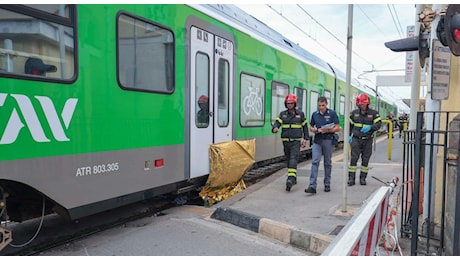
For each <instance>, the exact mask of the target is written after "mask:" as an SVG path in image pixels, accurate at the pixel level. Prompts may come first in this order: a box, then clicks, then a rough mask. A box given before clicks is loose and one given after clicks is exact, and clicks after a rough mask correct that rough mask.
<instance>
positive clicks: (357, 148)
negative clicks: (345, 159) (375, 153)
mask: <svg viewBox="0 0 460 260" xmlns="http://www.w3.org/2000/svg"><path fill="white" fill-rule="evenodd" d="M372 140H373V139H372V138H369V139H365V140H363V139H359V138H357V137H353V142H351V146H350V150H351V158H350V166H354V167H355V171H356V164H357V163H358V159H359V157H360V156H361V166H364V167H367V166H368V165H369V160H370V159H371V155H372Z"/></svg>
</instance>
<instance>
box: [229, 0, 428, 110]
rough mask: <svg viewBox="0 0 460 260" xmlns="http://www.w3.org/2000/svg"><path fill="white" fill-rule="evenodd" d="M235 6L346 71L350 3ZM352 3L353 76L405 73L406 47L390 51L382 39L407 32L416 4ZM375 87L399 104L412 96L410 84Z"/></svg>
mask: <svg viewBox="0 0 460 260" xmlns="http://www.w3.org/2000/svg"><path fill="white" fill-rule="evenodd" d="M237 6H238V7H239V8H240V9H242V10H244V11H245V12H247V13H249V14H251V15H252V16H254V17H255V18H257V19H259V20H260V21H262V22H263V23H265V24H267V25H268V26H270V27H272V28H274V29H275V30H277V31H278V32H280V33H281V34H282V35H284V36H285V37H286V38H287V39H289V40H291V41H293V42H294V43H297V44H299V45H300V46H301V47H303V48H305V49H307V50H308V51H310V52H311V53H313V54H315V55H316V56H318V57H321V58H322V59H324V60H325V61H327V62H328V63H330V64H332V65H333V66H334V67H336V68H339V70H341V71H342V72H343V73H344V74H345V73H346V64H347V33H348V13H349V4H321V5H318V4H243V5H237ZM352 7H353V18H352V19H353V26H352V38H351V39H352V42H351V47H352V53H353V55H352V58H351V62H352V68H353V69H352V71H351V73H352V78H358V77H359V79H360V82H361V83H363V84H365V85H368V86H369V87H371V88H373V89H375V85H376V77H377V76H392V75H405V64H406V53H405V52H393V51H391V50H390V49H388V48H387V47H385V45H384V43H385V42H388V41H393V40H397V39H401V38H406V37H407V27H408V26H413V25H414V24H415V10H416V9H415V4H352ZM372 71H373V72H372ZM378 91H379V93H380V94H381V95H382V96H384V97H385V99H387V100H388V101H390V102H395V103H398V105H401V106H403V107H404V105H403V104H402V102H401V99H409V98H410V86H401V87H379V88H378ZM421 93H422V92H421ZM407 109H408V108H407ZM407 109H404V110H407Z"/></svg>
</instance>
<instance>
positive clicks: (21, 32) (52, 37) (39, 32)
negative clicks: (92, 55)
mask: <svg viewBox="0 0 460 260" xmlns="http://www.w3.org/2000/svg"><path fill="white" fill-rule="evenodd" d="M74 13H75V6H73V5H65V4H49V5H28V6H22V5H2V6H1V7H0V74H4V75H6V76H10V77H18V76H25V77H28V78H32V79H40V80H50V81H56V80H70V79H72V78H74V75H75V56H76V55H75V48H74V44H75V37H74V28H73V27H74V21H73V15H71V14H74ZM70 18H72V19H70Z"/></svg>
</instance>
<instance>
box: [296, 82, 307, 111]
mask: <svg viewBox="0 0 460 260" xmlns="http://www.w3.org/2000/svg"><path fill="white" fill-rule="evenodd" d="M294 94H295V95H296V96H297V109H299V110H301V111H303V112H304V113H305V115H306V114H307V90H306V89H303V88H300V87H294Z"/></svg>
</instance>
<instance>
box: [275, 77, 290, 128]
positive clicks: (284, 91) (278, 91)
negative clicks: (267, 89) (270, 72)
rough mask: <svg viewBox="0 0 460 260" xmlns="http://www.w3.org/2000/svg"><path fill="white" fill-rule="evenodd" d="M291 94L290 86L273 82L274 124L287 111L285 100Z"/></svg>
mask: <svg viewBox="0 0 460 260" xmlns="http://www.w3.org/2000/svg"><path fill="white" fill-rule="evenodd" d="M288 94H289V85H287V84H282V83H279V82H272V111H271V114H272V118H271V123H272V124H273V123H274V122H275V120H276V118H277V117H278V115H279V114H280V113H281V111H283V110H285V109H286V107H285V106H284V99H285V98H286V96H287V95H288Z"/></svg>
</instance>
